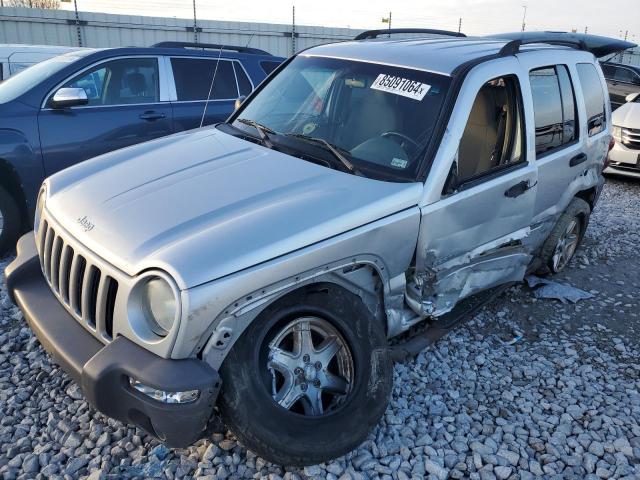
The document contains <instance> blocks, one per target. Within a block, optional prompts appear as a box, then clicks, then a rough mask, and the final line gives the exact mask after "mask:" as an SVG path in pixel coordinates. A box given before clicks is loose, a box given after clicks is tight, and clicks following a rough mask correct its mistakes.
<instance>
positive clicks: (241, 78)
mask: <svg viewBox="0 0 640 480" xmlns="http://www.w3.org/2000/svg"><path fill="white" fill-rule="evenodd" d="M233 68H234V69H235V71H236V78H237V79H238V88H239V89H240V95H244V96H247V95H249V94H250V93H251V91H252V90H253V87H252V86H251V81H250V80H249V77H247V74H246V73H245V72H244V69H243V68H242V67H241V66H240V64H239V63H238V62H233Z"/></svg>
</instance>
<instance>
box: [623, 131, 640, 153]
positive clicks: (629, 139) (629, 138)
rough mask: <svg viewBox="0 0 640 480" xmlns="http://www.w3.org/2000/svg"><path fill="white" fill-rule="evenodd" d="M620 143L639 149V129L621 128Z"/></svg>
mask: <svg viewBox="0 0 640 480" xmlns="http://www.w3.org/2000/svg"><path fill="white" fill-rule="evenodd" d="M622 144H623V145H625V146H626V147H629V148H631V149H634V150H640V129H637V128H623V129H622Z"/></svg>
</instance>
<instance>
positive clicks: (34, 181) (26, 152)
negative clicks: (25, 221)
mask: <svg viewBox="0 0 640 480" xmlns="http://www.w3.org/2000/svg"><path fill="white" fill-rule="evenodd" d="M0 164H1V165H0V167H4V168H3V170H4V171H7V172H12V175H13V178H10V179H9V181H10V182H12V183H15V182H17V183H18V184H17V185H15V184H14V185H10V188H15V190H16V191H18V190H19V191H21V192H22V193H23V195H24V200H25V202H26V208H27V212H28V213H29V215H31V214H32V212H33V210H34V208H35V201H36V197H37V195H38V189H39V188H40V184H41V183H42V181H43V180H44V176H45V175H44V167H43V165H42V158H41V157H40V155H39V154H38V152H37V151H36V150H35V149H34V147H33V146H32V144H31V143H30V142H29V140H28V139H27V137H26V136H25V135H24V134H23V133H22V132H20V131H17V130H13V129H8V128H3V129H0Z"/></svg>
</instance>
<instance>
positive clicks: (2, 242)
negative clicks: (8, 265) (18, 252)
mask: <svg viewBox="0 0 640 480" xmlns="http://www.w3.org/2000/svg"><path fill="white" fill-rule="evenodd" d="M19 234H20V210H19V209H18V205H17V204H16V201H15V200H14V199H13V197H12V196H11V195H10V194H9V192H7V191H6V190H5V189H4V188H2V187H0V258H1V257H3V256H4V255H5V254H6V253H9V252H10V251H13V250H14V249H15V246H16V241H17V240H18V235H19Z"/></svg>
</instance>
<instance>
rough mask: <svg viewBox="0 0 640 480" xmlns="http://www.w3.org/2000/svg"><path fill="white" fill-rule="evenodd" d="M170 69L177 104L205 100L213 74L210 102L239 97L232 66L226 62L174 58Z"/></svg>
mask: <svg viewBox="0 0 640 480" xmlns="http://www.w3.org/2000/svg"><path fill="white" fill-rule="evenodd" d="M216 64H217V71H216ZM171 68H172V69H173V78H174V80H175V82H176V93H177V95H178V101H179V102H188V101H194V100H206V99H207V96H208V95H209V89H210V88H211V80H213V75H214V73H215V82H214V85H213V90H212V92H211V99H212V100H235V99H236V98H238V96H239V95H238V88H237V85H236V76H235V73H234V72H233V65H232V62H230V61H228V60H220V61H219V62H218V60H209V59H206V60H205V59H198V58H178V57H175V58H172V59H171Z"/></svg>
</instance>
